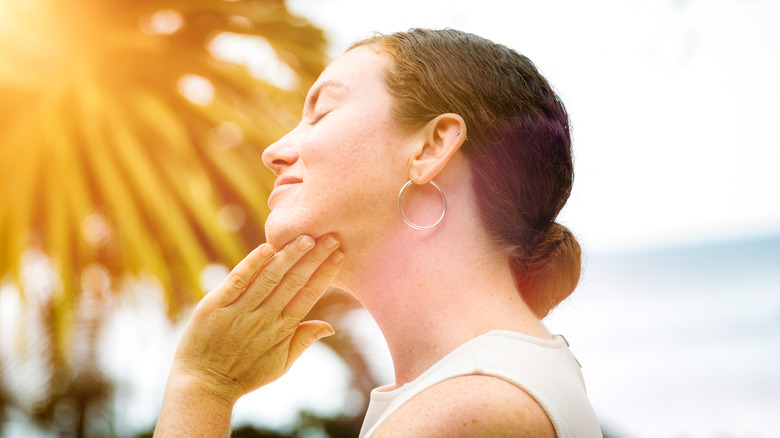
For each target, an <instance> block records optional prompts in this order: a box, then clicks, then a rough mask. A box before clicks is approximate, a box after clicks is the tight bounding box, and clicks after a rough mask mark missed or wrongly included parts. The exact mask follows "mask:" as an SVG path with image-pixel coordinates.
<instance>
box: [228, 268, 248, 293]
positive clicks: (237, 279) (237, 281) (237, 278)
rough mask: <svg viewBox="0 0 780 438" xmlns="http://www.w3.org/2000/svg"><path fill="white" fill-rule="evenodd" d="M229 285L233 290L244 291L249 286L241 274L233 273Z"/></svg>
mask: <svg viewBox="0 0 780 438" xmlns="http://www.w3.org/2000/svg"><path fill="white" fill-rule="evenodd" d="M228 284H229V285H230V287H231V288H233V289H235V290H244V288H245V287H246V285H247V284H249V282H247V281H246V280H245V279H244V277H243V276H242V275H241V274H240V273H235V272H234V273H232V274H230V278H229V279H228Z"/></svg>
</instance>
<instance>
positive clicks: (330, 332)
mask: <svg viewBox="0 0 780 438" xmlns="http://www.w3.org/2000/svg"><path fill="white" fill-rule="evenodd" d="M335 333H336V331H335V330H333V328H332V327H331V328H326V329H322V330H320V331H318V332H317V339H322V338H327V337H328V336H332V335H334V334H335Z"/></svg>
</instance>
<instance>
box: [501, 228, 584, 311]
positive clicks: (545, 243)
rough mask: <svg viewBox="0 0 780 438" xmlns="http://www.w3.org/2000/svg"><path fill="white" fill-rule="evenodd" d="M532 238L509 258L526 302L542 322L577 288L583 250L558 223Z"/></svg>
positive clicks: (530, 234) (531, 233)
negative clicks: (542, 319)
mask: <svg viewBox="0 0 780 438" xmlns="http://www.w3.org/2000/svg"><path fill="white" fill-rule="evenodd" d="M529 236H530V237H529V239H528V240H527V244H526V245H522V246H518V247H516V250H515V251H516V254H511V255H510V257H509V260H510V267H511V269H512V274H513V275H514V276H515V280H516V281H517V284H518V286H519V287H520V294H521V295H522V297H523V301H525V303H526V304H527V305H528V306H529V307H530V308H531V310H533V312H534V313H535V314H536V315H537V316H539V317H540V318H543V317H544V316H546V315H547V314H548V313H550V311H551V310H552V309H554V308H555V306H557V305H558V304H559V303H560V302H561V301H563V300H564V299H566V297H568V296H569V295H571V293H572V292H574V289H575V288H576V287H577V283H578V282H579V280H580V271H581V267H582V262H581V249H580V245H579V243H578V242H577V239H576V238H575V237H574V234H572V232H571V231H570V230H569V229H568V228H566V227H565V226H563V225H561V224H559V223H557V222H552V223H551V224H550V226H549V227H547V229H546V230H545V231H544V232H539V231H535V230H533V231H531V232H530V233H529Z"/></svg>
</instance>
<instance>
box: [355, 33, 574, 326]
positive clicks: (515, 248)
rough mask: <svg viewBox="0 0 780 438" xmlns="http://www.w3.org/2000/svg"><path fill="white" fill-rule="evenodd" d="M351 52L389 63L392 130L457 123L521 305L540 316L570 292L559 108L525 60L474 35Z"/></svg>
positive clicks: (406, 39) (568, 166) (403, 39)
mask: <svg viewBox="0 0 780 438" xmlns="http://www.w3.org/2000/svg"><path fill="white" fill-rule="evenodd" d="M359 46H370V47H372V48H374V49H377V50H379V51H380V52H382V53H386V54H387V55H389V59H390V61H391V62H390V63H389V66H388V67H387V69H386V71H385V74H384V80H385V83H386V86H387V88H388V90H389V92H390V94H391V95H392V96H394V97H395V103H394V107H393V114H394V116H395V118H396V120H397V121H398V122H399V123H400V124H401V125H404V126H409V127H418V126H422V125H423V124H425V123H427V122H429V121H430V120H432V119H433V118H435V117H437V116H438V115H440V114H444V113H456V114H459V115H460V116H461V117H463V119H464V120H465V122H466V127H467V131H468V132H467V134H468V139H467V141H466V142H465V143H464V144H463V146H462V147H461V150H462V151H463V152H464V153H465V154H466V155H467V156H468V157H469V160H470V161H471V173H472V181H473V189H474V193H475V195H476V199H477V204H478V206H479V213H480V217H481V219H482V221H483V223H484V225H485V226H486V228H487V230H488V232H489V233H490V234H491V235H492V237H493V238H494V239H495V240H496V242H498V244H499V245H500V247H501V248H503V249H504V250H505V251H506V254H507V256H508V257H509V263H510V267H511V269H512V275H513V276H514V279H515V282H516V283H517V285H518V289H519V290H520V293H521V296H522V297H523V300H524V301H525V302H526V303H527V304H528V306H529V307H530V308H531V309H532V310H533V311H534V312H535V313H536V314H537V315H538V316H539V317H543V316H545V315H547V313H549V311H550V310H552V308H554V307H555V306H556V305H558V303H560V302H561V301H563V299H565V298H566V297H567V296H569V295H570V294H571V293H572V292H573V291H574V288H575V287H576V285H577V282H578V281H579V278H580V266H581V262H580V246H579V244H578V243H577V240H576V239H575V238H574V236H573V235H572V233H571V232H570V231H569V229H568V228H566V227H564V226H563V225H560V224H558V223H557V222H555V217H556V216H557V215H558V212H559V211H560V210H561V208H562V207H563V205H564V204H565V203H566V200H567V199H568V197H569V194H570V193H571V187H572V181H573V176H574V170H573V164H572V155H571V137H570V134H569V117H568V114H567V113H566V109H565V108H564V106H563V103H561V101H560V99H559V98H558V96H557V95H556V94H555V92H553V90H552V88H551V87H550V85H549V84H548V83H547V81H546V80H545V78H544V77H543V76H542V75H541V74H540V73H539V71H538V70H537V69H536V67H535V66H534V65H533V63H532V62H531V61H530V60H529V59H528V58H526V57H525V56H523V55H521V54H519V53H517V52H515V51H514V50H512V49H510V48H508V47H506V46H503V45H500V44H496V43H493V42H492V41H489V40H487V39H485V38H482V37H479V36H476V35H473V34H469V33H465V32H461V31H457V30H452V29H446V30H426V29H412V30H410V31H408V32H399V33H394V34H390V35H377V36H374V37H371V38H368V39H366V40H363V41H360V42H358V43H356V44H354V45H353V46H352V47H351V48H350V49H352V48H355V47H359Z"/></svg>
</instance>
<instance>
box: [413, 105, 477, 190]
mask: <svg viewBox="0 0 780 438" xmlns="http://www.w3.org/2000/svg"><path fill="white" fill-rule="evenodd" d="M421 135H422V147H421V148H419V149H416V150H415V152H414V155H413V156H412V157H411V166H410V168H409V179H415V178H416V180H415V181H414V182H415V184H427V183H428V181H430V180H432V179H433V178H434V177H435V176H436V175H438V174H439V172H441V171H442V169H444V166H446V165H447V163H448V162H449V161H450V158H452V157H453V156H454V155H455V152H457V151H458V150H459V149H460V146H461V145H462V144H463V142H464V141H465V140H466V122H465V121H464V120H463V117H461V116H459V115H457V114H453V113H447V114H441V115H439V116H437V117H436V118H435V119H433V120H431V121H430V122H428V123H427V124H426V125H425V126H424V127H423V128H422V131H421Z"/></svg>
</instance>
